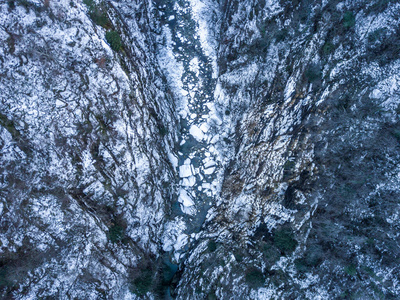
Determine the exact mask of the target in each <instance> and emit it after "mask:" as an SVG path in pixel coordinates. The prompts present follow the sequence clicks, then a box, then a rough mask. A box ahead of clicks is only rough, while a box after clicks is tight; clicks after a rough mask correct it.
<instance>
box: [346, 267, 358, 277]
mask: <svg viewBox="0 0 400 300" xmlns="http://www.w3.org/2000/svg"><path fill="white" fill-rule="evenodd" d="M344 271H345V272H346V274H348V275H350V276H355V275H356V274H357V269H356V267H355V266H354V265H348V266H346V267H344Z"/></svg>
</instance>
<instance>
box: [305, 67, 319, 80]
mask: <svg viewBox="0 0 400 300" xmlns="http://www.w3.org/2000/svg"><path fill="white" fill-rule="evenodd" d="M304 74H305V76H306V78H307V80H308V81H309V82H311V83H312V82H315V81H319V80H321V77H322V72H321V67H320V66H319V65H318V64H311V65H309V66H308V68H307V69H306V71H305V73H304Z"/></svg>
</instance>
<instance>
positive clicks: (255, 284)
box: [245, 268, 264, 288]
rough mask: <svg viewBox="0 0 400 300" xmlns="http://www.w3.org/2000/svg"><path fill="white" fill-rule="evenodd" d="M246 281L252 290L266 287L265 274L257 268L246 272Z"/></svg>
mask: <svg viewBox="0 0 400 300" xmlns="http://www.w3.org/2000/svg"><path fill="white" fill-rule="evenodd" d="M245 279H246V283H247V284H248V285H249V287H250V288H259V287H262V286H263V285H264V275H263V273H262V272H261V271H260V270H258V269H255V268H254V269H250V270H248V271H247V272H246V275H245Z"/></svg>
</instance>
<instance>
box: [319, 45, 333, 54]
mask: <svg viewBox="0 0 400 300" xmlns="http://www.w3.org/2000/svg"><path fill="white" fill-rule="evenodd" d="M334 50H335V46H334V45H333V44H332V43H331V42H326V43H325V44H324V46H323V47H322V52H323V54H324V55H329V54H331V53H332V52H333V51H334Z"/></svg>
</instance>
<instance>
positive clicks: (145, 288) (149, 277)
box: [131, 268, 153, 296]
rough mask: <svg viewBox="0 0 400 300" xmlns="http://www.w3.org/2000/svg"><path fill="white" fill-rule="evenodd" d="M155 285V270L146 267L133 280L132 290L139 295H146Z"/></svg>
mask: <svg viewBox="0 0 400 300" xmlns="http://www.w3.org/2000/svg"><path fill="white" fill-rule="evenodd" d="M152 286H153V270H152V269H151V268H145V269H143V270H141V273H140V275H139V276H138V277H137V278H135V279H134V280H133V282H132V286H131V291H132V292H133V293H135V294H136V295H138V296H144V295H146V294H147V293H148V292H149V291H150V289H151V287H152Z"/></svg>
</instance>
